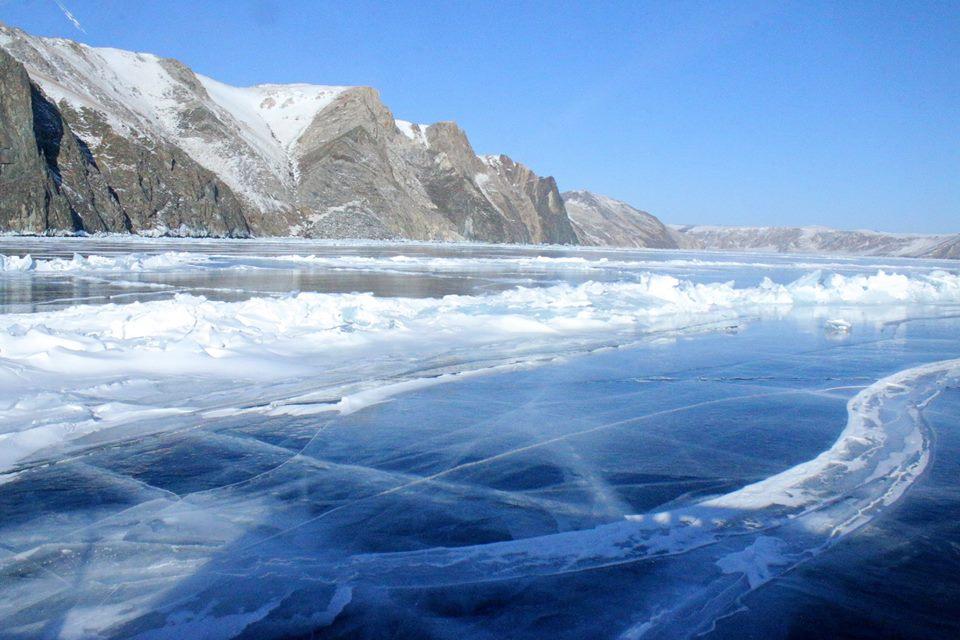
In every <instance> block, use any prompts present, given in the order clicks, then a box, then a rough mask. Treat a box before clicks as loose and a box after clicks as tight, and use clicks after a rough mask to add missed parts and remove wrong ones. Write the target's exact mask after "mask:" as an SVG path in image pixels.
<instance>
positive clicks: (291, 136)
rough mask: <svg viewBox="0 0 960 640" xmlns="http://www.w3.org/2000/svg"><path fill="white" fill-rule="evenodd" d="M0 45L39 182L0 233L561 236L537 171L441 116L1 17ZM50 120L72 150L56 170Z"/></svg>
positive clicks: (373, 96)
mask: <svg viewBox="0 0 960 640" xmlns="http://www.w3.org/2000/svg"><path fill="white" fill-rule="evenodd" d="M0 47H2V49H3V50H4V51H6V52H7V53H9V54H10V56H12V58H13V59H14V62H10V63H5V64H4V67H5V71H4V72H5V73H6V75H7V76H8V77H9V79H10V83H11V86H12V87H16V89H11V91H9V92H8V93H10V94H11V95H12V94H14V93H19V95H20V97H19V98H18V99H19V100H20V104H19V105H18V106H17V108H16V109H13V108H11V109H10V111H15V112H17V113H19V114H20V115H19V116H18V117H19V118H20V120H19V121H17V122H9V123H3V124H4V127H5V128H10V129H13V128H17V129H20V130H21V131H23V132H25V133H26V132H28V131H29V128H30V127H31V123H30V122H28V121H27V119H28V118H31V117H32V116H31V115H30V114H31V113H34V114H36V113H37V112H38V111H43V112H45V114H46V119H47V120H48V122H47V123H46V124H45V126H43V127H40V130H41V133H42V134H43V136H44V139H38V140H36V141H35V144H36V146H38V147H41V148H45V149H47V151H46V152H45V159H46V163H47V173H48V174H50V176H51V178H50V179H51V180H52V184H51V183H50V182H49V181H48V183H47V185H46V186H45V187H44V188H45V189H46V190H47V191H49V192H50V193H51V195H49V196H47V197H44V198H41V197H40V196H39V194H38V192H37V190H36V189H34V190H33V191H32V192H31V195H26V194H21V195H20V196H18V199H16V200H14V199H12V198H11V200H10V202H0V204H2V205H3V207H4V209H5V210H14V211H28V213H26V214H22V215H19V216H17V217H16V219H9V220H4V219H3V216H2V215H0V229H4V230H11V231H32V232H50V231H77V230H84V231H134V232H137V233H154V232H169V231H170V230H174V231H177V232H178V233H185V234H189V235H197V234H199V235H208V234H209V235H223V234H228V235H248V234H251V233H252V234H255V235H291V234H299V235H308V236H314V237H369V238H395V237H399V238H412V239H423V240H456V239H471V240H488V241H494V242H535V243H536V242H554V243H575V242H576V240H577V238H576V235H575V234H574V232H573V229H572V227H571V226H570V221H569V219H568V218H567V214H566V211H565V210H564V208H563V203H562V200H561V199H560V196H559V191H558V190H557V189H556V185H555V184H554V183H553V181H552V179H549V178H540V177H539V176H536V175H535V174H534V173H533V172H532V171H530V170H529V169H527V168H526V167H522V165H519V164H517V163H514V162H513V161H512V160H509V159H507V160H508V161H507V162H505V163H503V164H501V165H498V166H491V165H488V164H485V163H484V162H482V161H481V160H480V159H479V158H478V157H477V155H476V154H475V153H474V151H473V149H472V148H471V146H470V143H469V141H468V140H467V137H466V135H465V134H464V133H463V132H462V131H461V130H460V129H459V128H458V127H457V126H456V125H455V124H453V123H439V124H436V125H422V124H414V123H412V122H407V121H403V120H395V119H394V117H393V114H392V113H391V112H390V110H389V109H388V108H387V107H386V105H384V104H383V102H382V101H381V100H380V97H379V95H378V94H377V92H376V91H375V90H373V89H370V88H368V87H343V86H322V85H311V84H289V85H279V84H263V85H258V86H254V87H246V88H239V87H233V86H230V85H227V84H224V83H222V82H219V81H217V80H214V79H212V78H208V77H205V76H202V75H199V74H196V73H194V72H193V71H192V70H190V69H189V68H188V67H187V66H185V65H184V64H183V63H181V62H179V61H177V60H173V59H169V58H161V57H158V56H155V55H152V54H148V53H134V52H131V51H122V50H118V49H109V48H94V47H89V46H87V45H83V44H79V43H76V42H73V41H70V40H65V39H57V38H41V37H36V36H31V35H29V34H27V33H24V32H23V31H21V30H19V29H15V28H10V27H6V26H3V25H0ZM16 63H20V64H22V65H23V68H25V69H26V72H27V74H28V75H29V81H30V82H32V83H34V84H35V85H36V86H37V87H39V89H40V92H41V93H39V94H30V92H31V89H30V88H29V87H26V86H24V83H23V82H22V80H20V79H19V76H18V73H19V71H18V68H17V64H16ZM10 99H11V100H12V98H10ZM26 101H29V102H31V103H33V106H32V107H28V106H25V103H26ZM39 102H43V106H42V108H41V107H39V106H38V105H37V103H39ZM33 117H35V116H33ZM33 128H34V129H36V128H37V127H33ZM65 130H69V133H70V134H72V135H71V136H69V137H73V138H75V140H76V145H77V147H78V151H77V154H76V155H77V158H75V159H73V160H71V162H70V163H68V164H67V166H66V168H67V169H68V170H66V171H61V169H60V165H61V164H64V163H63V162H62V159H61V158H59V157H58V154H59V153H60V147H61V145H60V140H61V139H62V138H63V136H64V133H65ZM20 144H21V146H22V149H21V150H20V151H19V152H18V154H17V155H24V157H25V156H28V155H29V153H30V151H29V148H30V145H29V144H27V143H26V142H22V141H21V143H20ZM84 155H86V161H84V160H83V158H82V157H81V156H84ZM25 166H26V165H22V166H21V167H20V168H19V169H23V170H24V171H26V173H30V172H29V171H27V170H26V169H25V168H24V167H25ZM520 167H522V170H521V169H518V168H520ZM19 169H18V170H19ZM7 175H8V176H11V175H12V173H11V172H7ZM478 176H479V177H478ZM0 178H2V175H0ZM11 179H12V178H11ZM94 194H95V195H94ZM51 199H52V200H56V201H57V203H55V204H56V206H57V207H58V208H59V210H58V212H57V214H56V215H52V214H51V212H50V210H49V209H50V205H48V204H44V203H45V202H49V201H51ZM0 200H2V197H0ZM198 202H199V203H200V204H199V205H198V204H197V203H198ZM24 207H26V208H24ZM31 210H33V211H35V213H29V211H31ZM69 211H73V212H74V213H76V214H77V215H74V213H69ZM6 215H7V216H8V217H9V216H10V215H12V214H6ZM78 217H79V220H78ZM51 219H54V220H56V222H51Z"/></svg>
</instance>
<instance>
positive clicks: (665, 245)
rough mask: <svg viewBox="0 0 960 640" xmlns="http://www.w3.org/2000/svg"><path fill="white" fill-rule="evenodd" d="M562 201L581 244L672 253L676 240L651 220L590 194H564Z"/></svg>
mask: <svg viewBox="0 0 960 640" xmlns="http://www.w3.org/2000/svg"><path fill="white" fill-rule="evenodd" d="M563 200H564V203H565V204H566V209H567V213H568V214H569V216H570V220H571V221H572V222H573V227H574V229H575V230H576V233H577V238H578V239H579V240H580V243H581V244H586V245H604V246H610V247H654V248H660V249H675V248H676V247H677V242H676V239H675V238H674V236H673V234H671V232H670V230H669V229H668V228H667V227H666V226H665V225H664V224H663V223H662V222H660V220H658V219H657V218H656V217H655V216H653V215H651V214H649V213H647V212H646V211H640V210H639V209H637V208H635V207H632V206H631V205H629V204H627V203H626V202H622V201H620V200H614V199H613V198H608V197H607V196H602V195H600V194H597V193H591V192H590V191H565V192H564V193H563Z"/></svg>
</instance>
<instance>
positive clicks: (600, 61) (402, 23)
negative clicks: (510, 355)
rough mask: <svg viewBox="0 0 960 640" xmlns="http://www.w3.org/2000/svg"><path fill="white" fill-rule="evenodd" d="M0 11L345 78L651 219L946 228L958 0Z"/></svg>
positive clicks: (111, 3) (958, 68)
mask: <svg viewBox="0 0 960 640" xmlns="http://www.w3.org/2000/svg"><path fill="white" fill-rule="evenodd" d="M61 3H62V4H63V5H65V6H66V8H67V9H69V10H70V11H71V12H72V13H73V14H74V15H75V16H76V18H77V19H78V20H79V22H80V24H81V25H82V27H83V29H84V30H85V33H82V32H80V31H79V30H78V29H77V28H76V27H75V26H74V25H73V24H71V23H70V22H69V21H68V20H67V18H66V17H65V16H64V14H63V13H62V12H61V10H60V8H58V6H57V2H55V0H0V20H3V21H5V22H7V23H9V24H12V25H15V26H19V27H22V28H24V29H26V30H28V31H30V32H33V33H37V34H41V35H57V36H64V37H70V38H75V39H78V40H81V41H84V42H87V43H89V44H91V45H95V46H114V47H120V48H124V49H134V50H140V51H150V52H153V53H157V54H160V55H163V56H170V57H175V58H178V59H180V60H182V61H183V62H185V63H186V64H188V65H189V66H191V67H192V68H194V69H195V70H197V71H199V72H200V73H204V74H206V75H209V76H213V77H215V78H217V79H220V80H223V81H225V82H229V83H231V84H237V85H249V84H256V83H260V82H295V81H296V82H314V83H320V84H361V85H372V86H374V87H376V88H378V89H379V90H380V92H381V94H382V95H383V98H384V101H385V102H386V103H387V104H388V105H389V106H390V107H391V109H392V110H393V112H394V114H395V115H396V116H397V117H398V118H403V119H407V120H414V121H418V122H433V121H437V120H456V121H457V122H458V123H460V125H461V126H462V127H463V128H464V129H465V130H466V131H467V133H468V134H469V136H470V139H471V141H472V142H473V145H474V147H475V148H476V150H477V151H478V152H480V153H500V152H503V153H507V154H509V155H511V156H512V157H514V158H515V159H517V160H519V161H521V162H524V163H526V164H528V165H530V166H531V167H532V168H533V169H534V170H535V171H537V172H538V173H541V174H550V175H553V176H555V177H556V178H557V181H558V182H559V184H560V187H561V189H578V188H587V189H591V190H594V191H598V192H600V193H605V194H608V195H611V196H614V197H617V198H621V199H624V200H627V201H629V202H631V203H632V204H634V205H636V206H638V207H640V208H643V209H647V210H649V211H651V212H652V213H655V214H657V215H659V216H660V217H661V218H663V219H664V220H666V221H668V222H694V223H716V224H775V225H785V224H791V225H793V224H796V225H800V224H822V225H829V226H837V227H841V228H875V229H881V230H889V231H924V232H940V231H960V4H958V3H957V2H956V1H950V2H942V3H936V2H923V3H917V2H909V1H901V2H893V1H890V2H859V1H847V2H836V3H834V2H823V3H820V2H813V1H795V2H775V1H773V0H766V1H763V2H750V1H748V0H743V1H740V0H738V1H733V0H730V1H728V2H720V3H703V2H687V1H683V2H674V1H664V2H656V3H653V2H622V3H612V2H611V3H607V2H590V3H587V2H584V3H582V4H579V3H578V4H574V3H567V2H523V1H514V2H483V1H479V0H475V1H471V2H466V1H464V2H457V1H452V0H451V1H448V2H409V3H408V2H389V3H388V2H363V1H351V2H336V3H334V2H319V1H317V2H306V1H304V2H299V1H283V2H278V1H273V0H246V1H245V0H238V1H235V2H214V1H209V2H183V1H179V0H165V1H162V2H146V1H133V0H129V1H127V0H104V1H102V2H95V1H92V0H89V1H82V0H61Z"/></svg>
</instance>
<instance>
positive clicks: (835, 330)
mask: <svg viewBox="0 0 960 640" xmlns="http://www.w3.org/2000/svg"><path fill="white" fill-rule="evenodd" d="M851 327H853V325H852V324H850V323H849V322H847V321H846V320H844V319H842V318H834V319H833V320H827V323H826V324H825V325H824V329H826V331H827V333H830V334H833V335H844V334H847V333H850V329H851Z"/></svg>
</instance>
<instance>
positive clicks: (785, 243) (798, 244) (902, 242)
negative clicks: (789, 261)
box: [670, 225, 960, 258]
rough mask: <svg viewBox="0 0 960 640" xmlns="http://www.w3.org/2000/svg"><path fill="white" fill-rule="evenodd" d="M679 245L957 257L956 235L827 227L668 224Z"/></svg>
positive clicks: (959, 251) (958, 241) (958, 240)
mask: <svg viewBox="0 0 960 640" xmlns="http://www.w3.org/2000/svg"><path fill="white" fill-rule="evenodd" d="M670 229H671V231H672V232H673V235H674V238H675V239H676V241H677V244H678V245H679V246H680V247H681V248H685V249H709V250H715V251H764V252H772V253H811V254H837V255H844V254H845V255H864V256H900V257H910V258H919V257H930V258H956V257H960V236H950V235H920V234H897V233H880V232H877V231H843V230H840V229H831V228H828V227H723V226H707V225H670Z"/></svg>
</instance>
